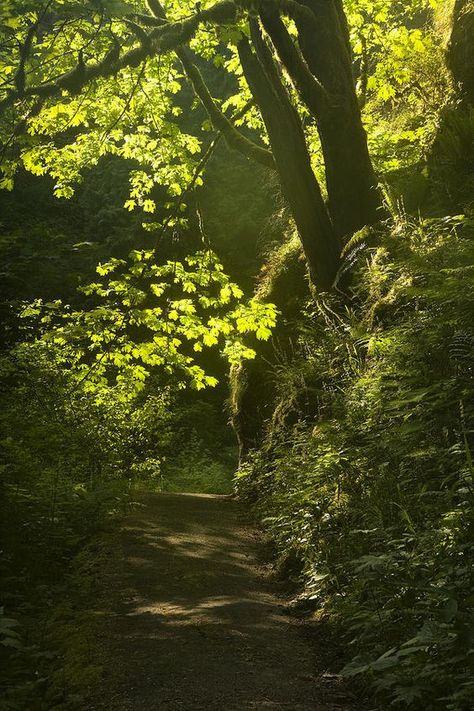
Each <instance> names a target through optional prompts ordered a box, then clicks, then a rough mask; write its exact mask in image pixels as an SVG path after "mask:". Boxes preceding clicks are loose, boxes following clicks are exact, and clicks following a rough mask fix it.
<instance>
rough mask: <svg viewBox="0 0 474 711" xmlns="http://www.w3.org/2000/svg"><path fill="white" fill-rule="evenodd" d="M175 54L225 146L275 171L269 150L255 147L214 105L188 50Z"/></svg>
mask: <svg viewBox="0 0 474 711" xmlns="http://www.w3.org/2000/svg"><path fill="white" fill-rule="evenodd" d="M176 54H177V55H178V57H179V60H180V62H181V64H182V65H183V68H184V71H185V72H186V75H187V77H188V78H189V80H190V82H191V84H192V85H193V89H194V91H195V93H196V96H197V97H198V98H199V100H200V101H201V103H202V105H203V106H204V108H205V109H206V112H207V114H208V116H209V118H210V120H211V123H212V125H213V126H214V128H215V129H216V130H218V131H220V132H221V133H222V135H223V136H224V138H225V140H226V142H227V144H228V145H229V146H230V147H231V148H234V149H236V150H238V151H239V152H240V153H243V154H244V155H245V156H247V158H251V159H252V160H255V161H257V162H258V163H261V164H262V165H264V166H265V167H266V168H271V169H272V170H275V169H276V168H275V162H274V160H273V156H272V154H271V152H270V151H269V150H267V149H266V148H262V146H259V145H257V144H256V143H254V142H253V141H251V140H250V139H248V138H246V137H245V136H244V135H243V134H242V133H240V131H238V130H237V129H236V128H235V126H234V125H233V124H232V123H231V122H230V121H229V119H228V118H227V116H226V115H225V114H224V113H223V112H222V111H221V109H220V108H219V106H218V105H217V104H216V102H215V101H214V99H213V98H212V96H211V94H210V92H209V89H208V88H207V86H206V83H205V81H204V79H203V77H202V74H201V72H200V71H199V69H198V68H197V66H196V65H195V64H194V62H193V61H192V59H191V55H190V53H189V50H187V49H185V48H184V47H182V48H181V49H178V50H176Z"/></svg>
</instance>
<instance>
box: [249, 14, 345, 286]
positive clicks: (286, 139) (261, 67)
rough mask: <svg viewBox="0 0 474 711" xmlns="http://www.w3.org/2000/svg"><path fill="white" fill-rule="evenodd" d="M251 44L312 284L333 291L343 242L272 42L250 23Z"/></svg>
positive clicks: (254, 87) (255, 87)
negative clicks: (271, 45)
mask: <svg viewBox="0 0 474 711" xmlns="http://www.w3.org/2000/svg"><path fill="white" fill-rule="evenodd" d="M251 25H252V44H253V47H254V48H255V50H256V53H254V52H253V51H252V49H251V47H250V45H249V43H248V42H247V41H244V40H243V41H242V42H241V43H240V44H239V54H240V60H241V63H242V67H243V70H244V74H245V77H246V79H247V82H248V84H249V87H250V90H251V92H252V94H253V96H254V98H255V100H256V102H257V104H258V106H259V109H260V112H261V115H262V118H263V120H264V122H265V126H266V128H267V132H268V137H269V141H270V145H271V148H272V153H273V157H274V159H275V163H276V166H277V169H278V174H279V178H280V183H281V186H282V190H283V194H284V195H285V197H286V199H287V201H288V204H289V206H290V209H291V212H292V215H293V218H294V220H295V223H296V226H297V229H298V233H299V235H300V238H301V242H302V245H303V249H304V252H305V256H306V259H307V262H308V267H309V271H310V275H311V279H312V281H313V283H314V284H315V285H316V286H317V287H319V288H321V289H329V288H330V287H331V286H332V285H333V283H334V279H335V276H336V273H337V269H338V267H339V257H340V249H341V244H340V241H339V240H338V238H337V236H336V235H335V233H334V230H333V228H332V225H331V221H330V219H329V215H328V213H327V209H326V206H325V204H324V201H323V198H322V195H321V190H320V187H319V184H318V181H317V180H316V177H315V175H314V173H313V170H312V167H311V160H310V156H309V153H308V149H307V145H306V140H305V135H304V131H303V127H302V125H301V120H300V118H299V115H298V112H297V110H296V109H295V108H294V106H293V105H292V103H291V99H290V97H289V95H288V92H287V90H286V88H285V86H284V84H283V82H282V81H281V78H280V76H279V74H278V70H277V67H276V65H275V63H274V61H273V58H272V56H271V52H270V50H269V48H268V46H267V45H266V44H265V42H264V40H263V38H262V37H261V34H260V30H259V28H258V25H257V23H256V22H255V21H252V23H251Z"/></svg>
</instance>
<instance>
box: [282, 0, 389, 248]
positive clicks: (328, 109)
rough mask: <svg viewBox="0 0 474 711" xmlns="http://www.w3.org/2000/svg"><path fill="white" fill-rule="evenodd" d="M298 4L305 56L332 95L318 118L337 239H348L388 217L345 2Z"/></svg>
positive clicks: (300, 0)
mask: <svg viewBox="0 0 474 711" xmlns="http://www.w3.org/2000/svg"><path fill="white" fill-rule="evenodd" d="M298 4H299V5H300V6H301V7H302V8H305V9H306V12H305V13H295V14H294V20H295V23H296V26H297V30H298V41H299V46H300V49H301V53H302V55H303V57H304V60H305V62H306V64H307V66H308V68H309V70H310V72H311V73H312V74H313V76H314V77H315V78H316V79H317V80H318V82H319V83H320V85H321V86H322V87H323V89H324V91H325V93H326V96H327V101H326V103H325V105H324V107H322V109H321V110H319V111H318V113H317V114H316V116H315V118H316V121H317V125H318V130H319V135H320V138H321V145H322V150H323V155H324V162H325V166H326V183H327V191H328V200H329V203H328V209H329V213H330V215H331V218H332V223H333V226H334V229H335V231H336V234H337V235H338V236H339V237H343V236H345V235H350V234H352V233H354V232H356V231H357V230H358V229H360V228H361V227H363V226H365V225H367V224H373V223H375V222H378V221H379V220H380V219H381V218H383V217H384V216H385V214H386V213H385V211H384V209H383V206H382V198H381V194H380V191H379V188H378V181H377V177H376V175H375V171H374V169H373V166H372V161H371V159H370V155H369V150H368V146H367V135H366V132H365V130H364V127H363V125H362V118H361V114H360V109H359V103H358V99H357V94H356V90H355V85H354V80H353V76H352V60H351V54H350V43H349V31H348V27H347V22H346V18H345V15H344V10H343V7H342V2H341V0H298ZM308 11H310V12H308ZM270 36H271V34H270Z"/></svg>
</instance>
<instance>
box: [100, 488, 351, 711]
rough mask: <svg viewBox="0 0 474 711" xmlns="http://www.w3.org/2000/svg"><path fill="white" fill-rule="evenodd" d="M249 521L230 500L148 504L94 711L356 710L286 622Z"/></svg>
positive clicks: (306, 631) (137, 526)
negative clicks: (326, 681) (261, 563)
mask: <svg viewBox="0 0 474 711" xmlns="http://www.w3.org/2000/svg"><path fill="white" fill-rule="evenodd" d="M241 518H242V511H241V509H240V507H239V505H238V504H237V503H235V502H233V501H232V500H230V499H228V498H226V497H219V496H206V495H178V494H151V495H147V496H146V497H144V499H143V501H142V506H141V507H140V509H139V511H138V512H135V513H134V514H133V515H132V516H130V517H129V518H128V520H127V521H126V522H125V525H124V527H123V530H122V533H121V536H120V549H121V553H120V556H121V560H122V565H123V575H122V576H121V583H120V588H121V589H119V590H116V591H115V599H116V600H117V604H116V609H114V610H112V611H108V614H107V616H106V619H105V623H104V631H105V636H106V647H107V655H106V659H107V660H108V661H107V662H106V665H105V679H104V686H103V688H102V690H101V694H100V696H101V698H97V699H94V700H92V701H91V704H90V705H89V706H88V708H89V709H107V710H110V711H119V710H120V711H132V710H133V711H155V710H158V709H160V711H161V710H162V711H177V710H178V709H181V710H183V711H184V710H186V711H191V710H194V709H196V710H197V711H198V710H201V709H203V710H204V709H205V710H206V711H246V710H247V709H248V710H250V709H254V710H259V709H261V710H262V711H263V710H264V709H287V710H288V711H308V710H310V709H312V710H314V711H330V710H336V709H346V710H347V709H348V708H349V707H348V705H347V704H344V702H343V701H342V700H341V692H338V690H337V688H334V689H332V688H331V689H330V690H329V695H328V693H324V692H323V686H324V684H323V681H324V679H325V677H324V674H323V671H324V669H321V663H320V662H318V661H317V660H316V658H315V656H314V643H315V639H314V636H315V632H314V630H313V629H311V626H310V625H309V623H303V622H301V621H300V620H294V619H292V618H289V617H288V616H287V615H286V614H285V609H284V607H283V606H282V600H281V599H279V598H278V597H277V595H276V594H275V591H274V590H275V588H274V584H272V582H271V581H270V580H269V578H268V577H267V576H265V575H264V574H263V573H262V570H261V568H260V567H259V565H258V558H259V553H260V551H261V544H260V543H259V542H258V540H257V539H256V538H255V537H254V536H253V535H252V534H251V532H249V530H248V528H247V527H246V526H245V525H243V524H242V521H241ZM122 581H123V582H122ZM327 678H328V679H329V678H330V677H327ZM330 683H332V682H330ZM330 697H332V698H330ZM338 699H339V700H338Z"/></svg>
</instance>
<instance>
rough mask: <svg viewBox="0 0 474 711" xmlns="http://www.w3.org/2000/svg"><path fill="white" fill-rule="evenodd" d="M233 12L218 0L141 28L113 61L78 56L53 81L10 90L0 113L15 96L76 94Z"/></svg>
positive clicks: (226, 1) (233, 8) (233, 16)
mask: <svg viewBox="0 0 474 711" xmlns="http://www.w3.org/2000/svg"><path fill="white" fill-rule="evenodd" d="M236 15H237V8H236V5H235V4H234V3H233V2H232V0H220V2H217V3H216V4H215V5H213V6H212V7H210V8H208V9H206V10H202V11H200V12H197V13H196V14H195V15H193V16H192V17H190V18H187V19H185V20H182V21H180V22H174V23H169V24H163V25H160V26H158V27H155V28H154V29H152V30H151V31H150V32H146V31H144V36H143V39H142V40H140V45H139V46H138V47H134V48H133V49H131V50H129V51H128V52H125V54H123V55H122V56H119V57H118V58H117V59H115V60H113V61H111V59H110V57H109V55H107V56H106V57H104V59H102V60H101V61H100V62H95V63H91V64H85V63H84V62H83V61H82V59H81V57H79V61H78V63H77V65H76V66H75V67H74V68H73V69H72V70H71V71H69V72H65V73H64V74H62V75H61V76H60V77H59V78H57V79H56V80H55V81H49V82H45V83H43V84H39V85H37V86H28V87H25V88H24V90H23V92H19V91H18V90H17V89H16V88H15V89H11V90H10V91H9V92H8V94H7V96H6V97H5V98H4V99H3V100H2V101H0V112H2V111H4V110H5V109H7V108H8V107H10V106H12V105H13V104H14V103H15V101H17V100H18V99H23V98H26V99H27V98H31V97H39V98H41V99H46V98H50V97H53V96H57V95H60V94H61V92H62V91H63V90H64V89H66V90H67V91H68V92H69V93H70V94H72V95H76V94H78V93H80V92H81V91H82V89H83V88H84V86H86V84H88V83H89V82H91V81H93V80H94V79H98V78H107V77H110V76H112V75H113V74H116V73H117V72H118V71H120V70H121V69H123V68H125V67H137V66H138V65H139V64H140V63H141V62H142V61H143V60H145V59H147V57H151V56H156V55H159V54H166V53H168V52H171V51H173V50H175V49H177V48H178V47H179V46H180V45H182V44H186V43H187V42H189V40H190V39H192V37H193V36H194V34H195V33H196V30H197V29H198V27H199V26H200V25H201V24H202V23H205V22H212V23H214V24H227V23H229V22H232V21H234V20H235V19H236ZM109 54H110V53H109Z"/></svg>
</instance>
